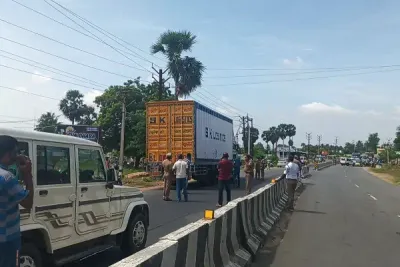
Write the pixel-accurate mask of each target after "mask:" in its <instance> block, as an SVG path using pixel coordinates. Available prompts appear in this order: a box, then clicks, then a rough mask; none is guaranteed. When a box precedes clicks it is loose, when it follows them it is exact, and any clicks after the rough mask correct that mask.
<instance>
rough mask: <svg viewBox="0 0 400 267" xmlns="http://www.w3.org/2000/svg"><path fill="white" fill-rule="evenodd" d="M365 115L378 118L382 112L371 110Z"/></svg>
mask: <svg viewBox="0 0 400 267" xmlns="http://www.w3.org/2000/svg"><path fill="white" fill-rule="evenodd" d="M365 113H366V114H367V115H372V116H379V115H382V112H379V111H376V110H373V109H371V110H367V111H366V112H365Z"/></svg>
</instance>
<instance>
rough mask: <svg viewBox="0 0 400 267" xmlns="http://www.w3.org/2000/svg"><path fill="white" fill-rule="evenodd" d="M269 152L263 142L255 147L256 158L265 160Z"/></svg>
mask: <svg viewBox="0 0 400 267" xmlns="http://www.w3.org/2000/svg"><path fill="white" fill-rule="evenodd" d="M266 153H267V151H266V149H265V147H264V145H263V144H262V143H261V142H258V143H257V144H255V145H254V158H265V155H266Z"/></svg>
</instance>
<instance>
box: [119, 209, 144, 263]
mask: <svg viewBox="0 0 400 267" xmlns="http://www.w3.org/2000/svg"><path fill="white" fill-rule="evenodd" d="M132 216H133V215H132ZM146 241H147V225H146V218H145V217H144V215H143V214H141V213H140V214H137V215H136V216H134V217H133V218H131V220H130V221H129V224H128V227H127V228H126V230H125V234H124V240H123V242H122V245H121V249H122V251H123V252H124V253H125V254H126V255H130V254H133V253H135V252H138V251H139V250H142V249H144V247H145V246H146Z"/></svg>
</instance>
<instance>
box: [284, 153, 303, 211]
mask: <svg viewBox="0 0 400 267" xmlns="http://www.w3.org/2000/svg"><path fill="white" fill-rule="evenodd" d="M293 160H294V157H293V155H290V156H289V159H288V164H286V166H285V174H286V190H287V193H288V202H287V206H286V208H287V209H288V210H289V211H293V210H294V194H295V192H296V187H297V182H298V179H299V177H298V175H299V171H300V168H299V165H298V164H297V163H294V162H293Z"/></svg>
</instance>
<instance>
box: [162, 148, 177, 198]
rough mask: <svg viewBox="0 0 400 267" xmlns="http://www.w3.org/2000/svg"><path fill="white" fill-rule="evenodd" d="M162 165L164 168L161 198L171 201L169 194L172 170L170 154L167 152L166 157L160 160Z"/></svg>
mask: <svg viewBox="0 0 400 267" xmlns="http://www.w3.org/2000/svg"><path fill="white" fill-rule="evenodd" d="M162 167H163V170H164V175H163V178H164V194H163V200H165V201H171V199H170V198H169V194H170V191H171V183H172V179H173V177H174V172H173V171H172V167H173V164H172V154H171V153H168V154H167V158H166V159H165V160H164V161H163V162H162Z"/></svg>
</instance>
